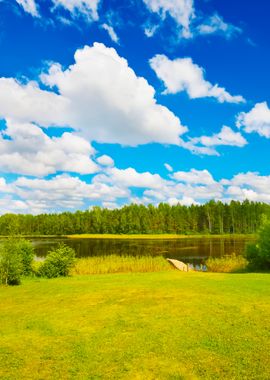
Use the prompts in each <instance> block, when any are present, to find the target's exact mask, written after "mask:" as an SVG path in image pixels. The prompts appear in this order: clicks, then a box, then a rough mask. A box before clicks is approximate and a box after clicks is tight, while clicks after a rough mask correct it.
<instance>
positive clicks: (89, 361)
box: [0, 271, 270, 380]
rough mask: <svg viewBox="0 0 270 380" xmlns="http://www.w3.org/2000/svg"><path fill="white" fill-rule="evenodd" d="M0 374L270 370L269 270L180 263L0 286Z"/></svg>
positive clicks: (211, 374) (184, 375)
mask: <svg viewBox="0 0 270 380" xmlns="http://www.w3.org/2000/svg"><path fill="white" fill-rule="evenodd" d="M0 305H1V306H0V379H1V380H2V379H10V380H14V379H15V380H16V379H18V380H21V379H35V380H36V379H57V380H58V379H80V380H83V379H117V380H120V379H129V380H133V379H134V380H136V379H141V380H148V379H153V380H157V379H169V380H176V379H230V380H232V379H241V380H242V379H248V380H251V379H267V380H268V379H269V378H270V359H269V358H270V357H269V352H270V318H269V316H270V275H269V274H215V273H212V274H209V273H181V272H177V271H171V272H160V273H141V274H136V273H133V274H112V275H92V276H80V277H79V276H78V277H72V278H63V279H55V280H24V282H23V285H21V286H18V287H7V288H5V287H0Z"/></svg>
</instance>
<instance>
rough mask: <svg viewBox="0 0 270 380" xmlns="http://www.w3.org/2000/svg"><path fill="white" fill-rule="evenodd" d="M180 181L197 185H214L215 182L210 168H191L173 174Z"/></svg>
mask: <svg viewBox="0 0 270 380" xmlns="http://www.w3.org/2000/svg"><path fill="white" fill-rule="evenodd" d="M171 177H172V178H174V179H175V180H177V181H178V182H184V183H188V184H196V185H213V184H214V183H215V181H214V179H213V177H212V175H211V174H210V173H209V172H208V170H196V169H191V170H190V171H189V172H184V171H179V172H175V173H174V174H173V175H172V176H171Z"/></svg>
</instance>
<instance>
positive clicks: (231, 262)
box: [206, 254, 248, 273]
mask: <svg viewBox="0 0 270 380" xmlns="http://www.w3.org/2000/svg"><path fill="white" fill-rule="evenodd" d="M247 265H248V261H247V260H246V258H245V257H243V256H236V255H235V254H233V255H230V256H223V257H209V259H207V260H206V266H207V270H208V271H209V272H219V273H237V272H244V271H245V270H246V268H247Z"/></svg>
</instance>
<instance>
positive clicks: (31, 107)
mask: <svg viewBox="0 0 270 380" xmlns="http://www.w3.org/2000/svg"><path fill="white" fill-rule="evenodd" d="M41 80H42V82H43V84H44V85H46V86H49V87H51V89H52V90H51V91H45V90H41V89H40V88H38V87H37V85H36V83H34V84H32V83H31V82H30V83H28V84H26V85H22V84H19V83H18V82H16V81H15V80H14V79H6V78H2V79H0V103H1V105H0V114H1V115H2V117H3V118H5V117H7V116H8V117H10V118H13V119H16V120H17V119H18V118H19V119H20V120H23V121H24V122H25V121H31V122H36V123H38V124H40V125H42V126H49V125H57V126H69V127H71V128H73V129H74V130H76V131H78V132H80V133H81V134H82V135H83V136H85V137H86V138H88V139H90V140H91V141H97V142H101V143H119V144H122V145H131V146H136V145H139V144H147V143H150V142H159V143H168V144H176V145H179V144H180V143H181V140H180V138H179V136H180V135H182V134H183V133H185V132H186V131H187V128H186V127H184V126H183V125H181V122H180V120H179V119H178V118H177V117H176V116H175V115H174V114H173V113H172V112H171V111H169V110H168V108H166V107H164V106H162V105H159V104H157V102H156V100H155V97H154V96H155V90H154V88H153V87H152V86H150V85H149V84H148V82H147V81H146V80H145V79H144V78H142V77H138V76H136V74H135V72H134V71H133V70H132V69H131V68H130V67H129V66H128V62H127V61H126V60H125V59H124V58H122V57H120V56H119V55H118V54H117V52H116V50H115V49H113V48H107V47H106V46H105V45H103V44H100V43H95V44H94V45H93V47H89V46H85V47H84V48H83V49H79V50H77V51H76V53H75V63H74V64H73V65H71V66H69V67H68V68H67V69H66V70H63V69H62V68H61V66H60V65H59V64H52V65H51V66H50V68H49V71H48V73H46V74H45V73H44V74H43V75H41ZM1 81H2V82H1ZM54 91H56V92H54Z"/></svg>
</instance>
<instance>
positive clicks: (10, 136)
mask: <svg viewBox="0 0 270 380" xmlns="http://www.w3.org/2000/svg"><path fill="white" fill-rule="evenodd" d="M93 154H94V149H93V148H92V147H91V145H90V144H89V142H88V141H86V140H84V139H83V138H82V137H79V136H76V135H74V134H73V133H68V132H65V133H63V134H62V136H60V137H52V138H50V137H49V136H47V135H46V134H45V133H44V132H43V131H42V129H41V128H39V127H38V126H36V125H34V124H30V123H16V122H12V121H10V120H8V121H7V128H6V129H5V130H3V131H2V133H1V134H0V162H1V169H0V170H1V172H9V173H17V174H24V175H32V176H38V177H42V176H46V175H48V174H53V173H56V172H58V171H66V172H76V173H80V174H91V173H95V172H96V171H98V166H97V164H96V163H94V162H93V160H91V158H90V156H91V155H93Z"/></svg>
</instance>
